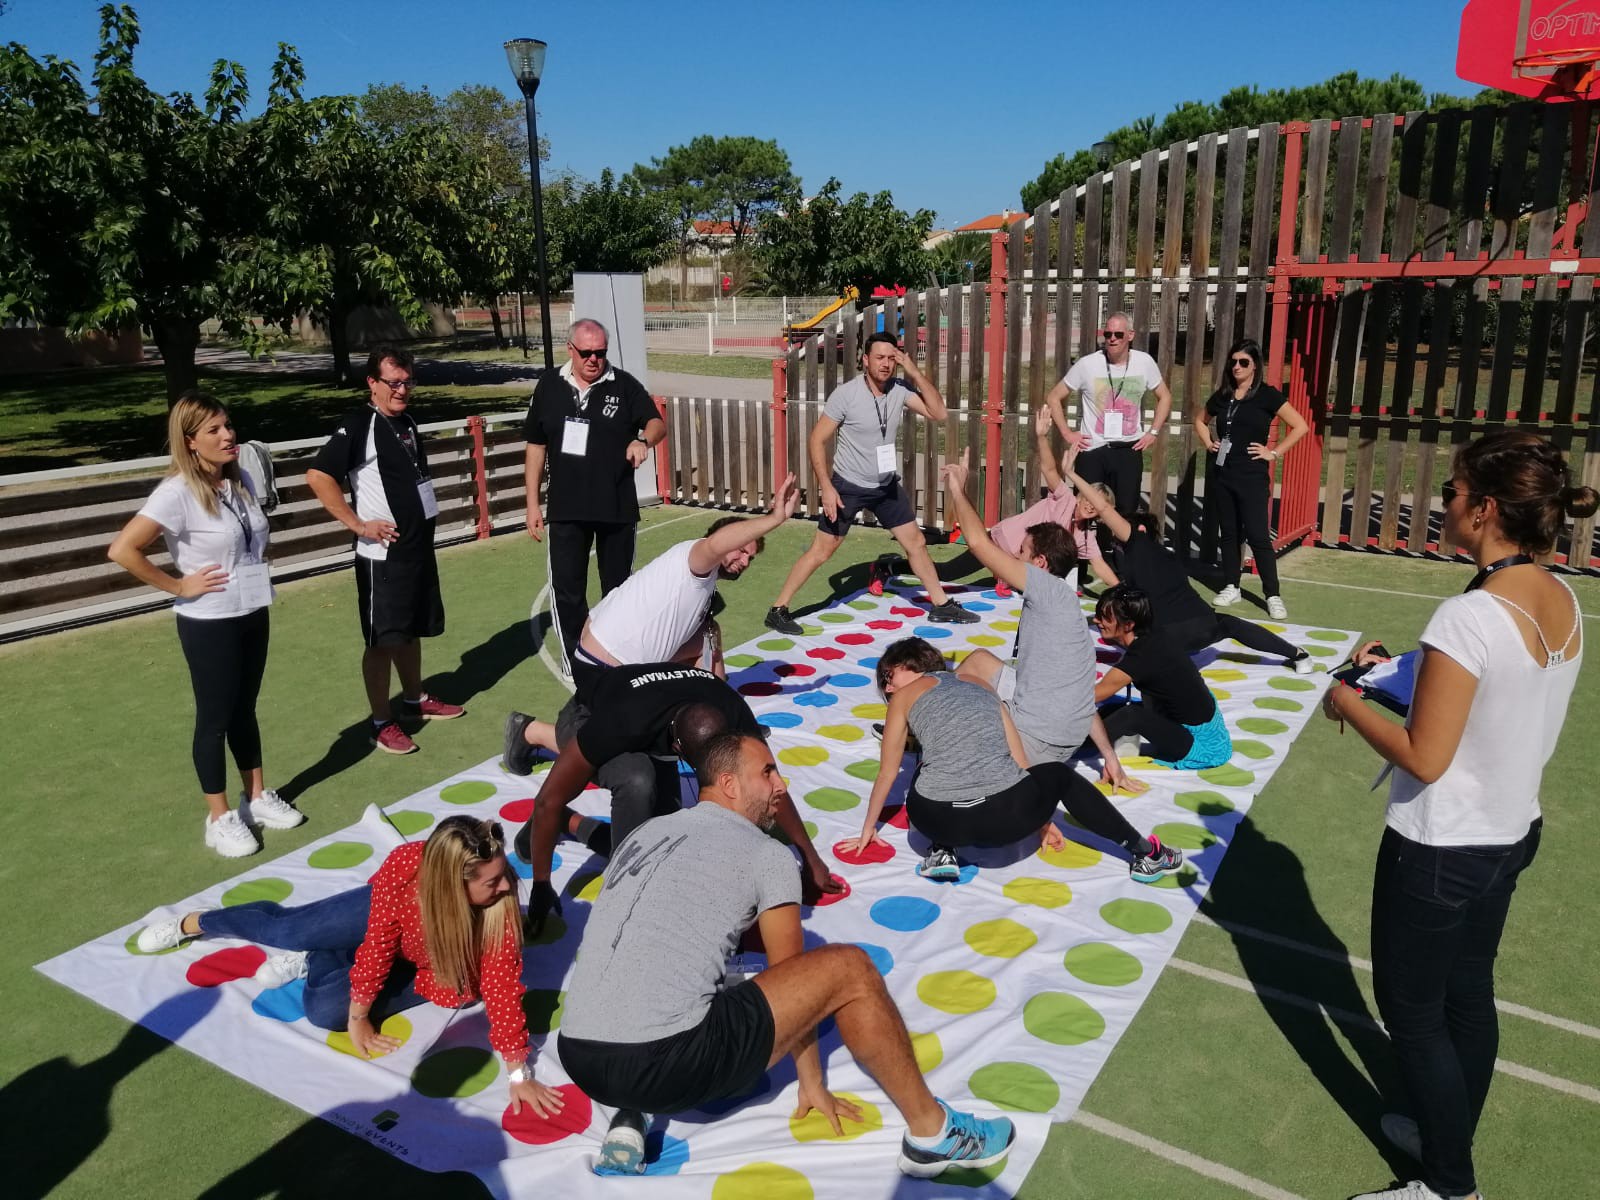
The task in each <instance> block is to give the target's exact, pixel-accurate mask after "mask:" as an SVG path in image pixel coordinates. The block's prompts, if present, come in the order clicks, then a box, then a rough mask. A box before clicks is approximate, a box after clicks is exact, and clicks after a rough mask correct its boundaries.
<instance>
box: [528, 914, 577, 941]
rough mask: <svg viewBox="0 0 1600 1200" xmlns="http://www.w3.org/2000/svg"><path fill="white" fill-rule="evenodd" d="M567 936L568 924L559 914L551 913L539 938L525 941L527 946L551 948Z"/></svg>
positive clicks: (538, 935)
mask: <svg viewBox="0 0 1600 1200" xmlns="http://www.w3.org/2000/svg"><path fill="white" fill-rule="evenodd" d="M566 936H567V922H566V920H565V919H564V918H563V917H562V916H561V915H560V914H559V913H550V914H549V915H548V916H546V917H545V919H544V925H543V926H542V927H541V928H540V929H539V932H538V934H537V936H534V937H528V938H524V939H523V944H524V945H527V946H550V945H554V944H555V943H556V942H559V941H560V940H561V939H562V938H564V937H566Z"/></svg>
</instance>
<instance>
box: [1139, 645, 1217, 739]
mask: <svg viewBox="0 0 1600 1200" xmlns="http://www.w3.org/2000/svg"><path fill="white" fill-rule="evenodd" d="M1117 667H1118V669H1120V670H1121V671H1122V673H1123V674H1124V675H1126V676H1127V677H1128V678H1129V679H1131V680H1133V682H1134V686H1136V687H1137V688H1138V689H1139V695H1140V696H1141V697H1143V699H1144V702H1145V703H1146V704H1148V705H1149V706H1150V707H1151V708H1152V709H1154V710H1155V711H1156V712H1158V713H1160V714H1161V715H1162V716H1164V717H1166V718H1168V719H1169V720H1173V721H1176V722H1177V723H1178V724H1180V725H1204V724H1205V723H1206V722H1207V721H1209V720H1210V719H1211V714H1212V712H1213V711H1215V709H1216V705H1217V701H1216V697H1214V696H1213V695H1212V694H1211V689H1210V688H1208V687H1206V681H1205V680H1204V679H1202V678H1201V677H1200V671H1199V668H1197V667H1196V666H1195V665H1194V662H1193V660H1191V659H1190V658H1189V656H1188V655H1187V654H1185V653H1184V652H1183V651H1182V650H1181V649H1179V648H1178V646H1177V645H1176V644H1175V643H1173V642H1172V641H1171V640H1169V639H1168V638H1167V635H1166V634H1164V633H1162V632H1161V631H1160V630H1159V629H1152V630H1151V631H1150V632H1149V633H1145V634H1140V635H1139V636H1138V637H1136V638H1134V639H1133V645H1131V646H1129V647H1128V648H1127V649H1126V650H1125V651H1123V654H1122V659H1121V661H1120V662H1118V663H1117Z"/></svg>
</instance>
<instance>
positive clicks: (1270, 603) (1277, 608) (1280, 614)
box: [1267, 596, 1289, 621]
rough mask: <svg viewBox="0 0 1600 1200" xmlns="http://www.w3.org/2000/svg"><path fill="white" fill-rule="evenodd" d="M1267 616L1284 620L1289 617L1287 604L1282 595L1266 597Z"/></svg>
mask: <svg viewBox="0 0 1600 1200" xmlns="http://www.w3.org/2000/svg"><path fill="white" fill-rule="evenodd" d="M1267 616H1269V617H1271V618H1272V619H1273V620H1274V621H1286V620H1288V619H1289V606H1288V605H1287V604H1285V603H1284V602H1283V597H1282V596H1268V597H1267Z"/></svg>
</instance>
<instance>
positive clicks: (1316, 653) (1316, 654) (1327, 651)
mask: <svg viewBox="0 0 1600 1200" xmlns="http://www.w3.org/2000/svg"><path fill="white" fill-rule="evenodd" d="M1301 648H1302V649H1303V650H1304V651H1305V652H1306V653H1307V654H1309V655H1311V656H1312V657H1313V658H1332V657H1333V656H1334V655H1336V654H1338V653H1339V651H1338V650H1336V649H1334V647H1332V646H1303V647H1301Z"/></svg>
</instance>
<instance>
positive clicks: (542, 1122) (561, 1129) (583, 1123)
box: [500, 1083, 594, 1146]
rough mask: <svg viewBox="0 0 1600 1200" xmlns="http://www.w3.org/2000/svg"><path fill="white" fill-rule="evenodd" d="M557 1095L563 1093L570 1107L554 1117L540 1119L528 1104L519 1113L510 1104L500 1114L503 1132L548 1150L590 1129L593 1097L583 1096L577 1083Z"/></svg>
mask: <svg viewBox="0 0 1600 1200" xmlns="http://www.w3.org/2000/svg"><path fill="white" fill-rule="evenodd" d="M556 1091H558V1092H560V1093H561V1098H562V1099H563V1100H565V1101H566V1105H565V1107H563V1108H562V1109H561V1111H560V1112H558V1113H556V1114H555V1115H554V1116H549V1117H541V1116H538V1115H537V1114H535V1113H534V1111H533V1106H532V1105H531V1104H524V1105H523V1106H522V1111H521V1112H520V1113H515V1112H512V1111H511V1106H510V1105H509V1104H508V1105H506V1110H505V1112H503V1113H501V1114H500V1128H501V1129H504V1130H505V1131H506V1132H507V1133H509V1134H510V1135H511V1136H512V1137H514V1138H516V1139H517V1141H519V1142H525V1143H527V1144H528V1145H530V1146H548V1145H550V1143H551V1142H559V1141H561V1140H562V1139H563V1138H569V1137H571V1136H572V1135H573V1134H575V1133H582V1132H584V1130H586V1129H588V1128H589V1122H590V1121H592V1120H593V1119H594V1105H593V1104H591V1103H590V1101H589V1097H587V1096H585V1095H584V1094H583V1093H582V1092H580V1091H579V1090H578V1085H577V1084H575V1083H564V1084H562V1085H561V1086H560V1087H558V1088H556Z"/></svg>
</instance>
